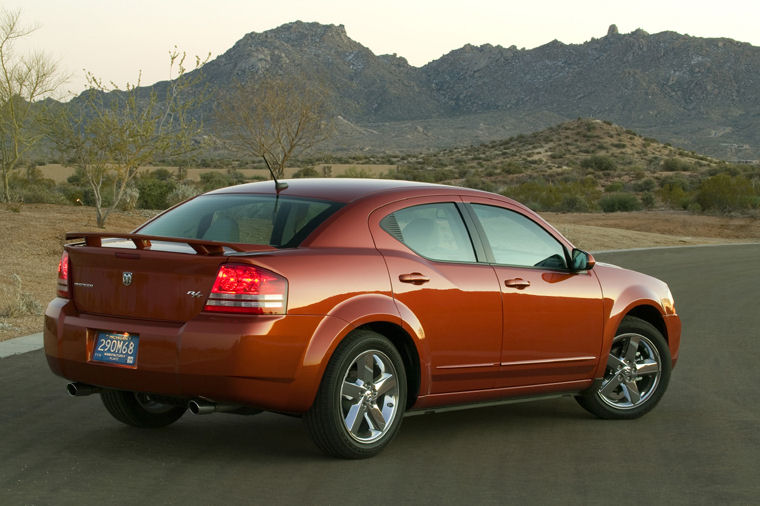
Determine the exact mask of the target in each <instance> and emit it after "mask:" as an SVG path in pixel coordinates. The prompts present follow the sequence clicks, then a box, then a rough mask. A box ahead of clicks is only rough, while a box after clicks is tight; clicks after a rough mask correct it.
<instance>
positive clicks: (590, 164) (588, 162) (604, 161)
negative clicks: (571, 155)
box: [581, 155, 615, 172]
mask: <svg viewBox="0 0 760 506" xmlns="http://www.w3.org/2000/svg"><path fill="white" fill-rule="evenodd" d="M581 167H583V168H584V169H589V170H594V171H600V172H608V171H612V170H615V162H614V161H613V160H612V158H610V157H609V156H603V155H594V156H589V157H588V158H584V159H583V160H581Z"/></svg>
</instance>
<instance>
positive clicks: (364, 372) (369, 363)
mask: <svg viewBox="0 0 760 506" xmlns="http://www.w3.org/2000/svg"><path fill="white" fill-rule="evenodd" d="M356 365H357V367H358V369H359V370H358V371H357V376H359V378H360V379H361V380H362V381H364V384H365V385H369V384H370V383H372V380H373V379H374V377H375V357H374V356H373V355H372V354H371V353H368V354H366V355H364V356H363V357H362V358H361V360H360V361H358V362H357V363H356Z"/></svg>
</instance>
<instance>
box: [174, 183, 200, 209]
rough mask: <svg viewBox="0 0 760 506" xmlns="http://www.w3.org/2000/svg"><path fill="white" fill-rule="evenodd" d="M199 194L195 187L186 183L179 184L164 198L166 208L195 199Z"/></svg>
mask: <svg viewBox="0 0 760 506" xmlns="http://www.w3.org/2000/svg"><path fill="white" fill-rule="evenodd" d="M199 193H201V191H200V190H199V189H198V188H197V187H196V186H195V185H192V184H188V183H179V184H177V185H176V186H175V187H174V189H173V190H172V191H171V192H169V194H168V195H167V196H166V204H167V207H170V206H173V205H175V204H179V203H180V202H183V201H185V200H187V199H189V198H191V197H195V196H196V195H198V194H199Z"/></svg>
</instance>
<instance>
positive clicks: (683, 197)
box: [660, 183, 692, 209]
mask: <svg viewBox="0 0 760 506" xmlns="http://www.w3.org/2000/svg"><path fill="white" fill-rule="evenodd" d="M660 198H661V199H662V201H663V202H664V203H665V205H667V206H668V207H670V208H671V209H686V208H687V207H689V203H690V202H691V200H692V194H691V192H688V191H686V190H685V189H684V187H683V186H681V185H680V184H677V183H666V184H665V186H663V187H662V188H661V189H660Z"/></svg>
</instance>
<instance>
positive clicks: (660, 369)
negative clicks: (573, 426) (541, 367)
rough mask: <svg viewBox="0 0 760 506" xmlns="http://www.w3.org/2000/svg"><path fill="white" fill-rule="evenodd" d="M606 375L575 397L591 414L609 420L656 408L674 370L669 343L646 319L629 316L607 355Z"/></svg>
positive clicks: (634, 416) (638, 414)
mask: <svg viewBox="0 0 760 506" xmlns="http://www.w3.org/2000/svg"><path fill="white" fill-rule="evenodd" d="M603 360H604V362H603V363H604V364H605V370H604V376H603V377H602V378H601V379H598V380H596V381H595V382H594V383H593V384H592V386H591V387H590V388H589V389H588V390H586V391H585V392H582V393H581V394H580V395H579V396H577V397H576V399H577V401H578V403H579V404H580V405H581V406H582V407H583V408H584V409H586V410H587V411H589V412H590V413H592V414H594V415H596V416H598V417H599V418H606V419H632V418H638V417H640V416H643V415H644V414H646V413H648V412H649V411H650V410H651V409H652V408H654V407H655V406H656V405H657V403H658V402H659V401H660V399H661V398H662V396H663V395H664V393H665V390H666V389H667V386H668V382H669V381H670V373H671V370H672V361H671V357H670V349H669V347H668V343H667V341H666V340H665V338H664V336H663V335H662V333H660V331H659V330H658V329H657V327H655V326H654V325H652V324H651V323H649V322H648V321H646V320H642V319H641V318H638V317H635V316H630V315H629V316H626V317H625V318H623V320H622V321H621V323H620V325H619V327H618V330H617V332H616V334H615V337H614V338H613V340H612V343H611V345H610V349H609V350H608V352H607V355H605V357H604V359H603Z"/></svg>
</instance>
